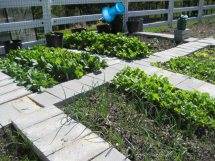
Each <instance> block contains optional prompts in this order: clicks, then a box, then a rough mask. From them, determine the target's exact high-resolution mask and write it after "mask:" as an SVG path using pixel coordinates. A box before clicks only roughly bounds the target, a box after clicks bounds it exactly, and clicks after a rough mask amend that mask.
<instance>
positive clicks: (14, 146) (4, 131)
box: [0, 127, 39, 161]
mask: <svg viewBox="0 0 215 161" xmlns="http://www.w3.org/2000/svg"><path fill="white" fill-rule="evenodd" d="M0 160H1V161H39V158H38V157H37V156H36V154H34V152H32V150H31V143H30V142H29V141H28V140H27V139H25V138H22V136H21V134H20V133H19V132H17V131H15V130H14V129H13V128H11V127H1V128H0Z"/></svg>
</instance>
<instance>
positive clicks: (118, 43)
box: [64, 31, 152, 60]
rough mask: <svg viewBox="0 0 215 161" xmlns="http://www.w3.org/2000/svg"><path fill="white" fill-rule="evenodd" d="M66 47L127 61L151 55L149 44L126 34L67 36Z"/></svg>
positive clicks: (85, 33)
mask: <svg viewBox="0 0 215 161" xmlns="http://www.w3.org/2000/svg"><path fill="white" fill-rule="evenodd" d="M64 38H65V42H66V47H67V48H71V49H78V50H85V51H88V52H90V53H93V54H98V55H106V56H112V57H118V58H120V59H125V60H133V59H138V58H144V57H147V56H149V55H150V54H151V52H152V49H151V47H150V45H149V44H148V43H144V42H141V41H140V40H139V39H138V38H136V37H128V36H126V35H124V34H121V33H118V34H116V35H114V34H106V33H102V34H98V33H96V32H93V31H88V32H80V33H66V34H65V37H64Z"/></svg>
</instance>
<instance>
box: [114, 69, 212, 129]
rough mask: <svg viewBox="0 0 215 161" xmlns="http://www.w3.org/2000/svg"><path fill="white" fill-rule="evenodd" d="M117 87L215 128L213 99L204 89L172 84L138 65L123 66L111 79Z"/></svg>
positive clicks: (196, 122) (177, 114) (187, 119)
mask: <svg viewBox="0 0 215 161" xmlns="http://www.w3.org/2000/svg"><path fill="white" fill-rule="evenodd" d="M113 84H114V85H116V87H117V88H121V89H123V90H126V91H128V92H132V93H134V94H135V95H138V96H139V97H142V98H143V99H145V100H147V101H150V102H152V103H153V104H156V105H157V106H159V107H161V108H164V109H169V110H170V111H172V112H173V113H175V114H176V116H179V117H182V118H183V119H184V120H185V121H189V122H190V123H191V124H194V125H196V126H200V127H209V128H215V99H213V98H210V96H209V95H208V94H206V93H199V92H197V91H192V92H191V91H185V90H179V89H176V88H174V87H173V86H172V85H171V84H170V83H169V82H168V80H167V78H162V77H158V76H157V75H153V76H147V75H146V74H145V73H144V71H142V70H141V69H138V68H136V69H132V68H126V69H124V70H123V71H121V72H120V73H118V74H117V76H116V77H115V79H114V80H113Z"/></svg>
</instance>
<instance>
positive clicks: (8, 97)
mask: <svg viewBox="0 0 215 161" xmlns="http://www.w3.org/2000/svg"><path fill="white" fill-rule="evenodd" d="M30 93H31V92H30V91H27V90H26V89H25V88H19V89H17V90H15V91H12V92H9V93H6V94H3V95H1V97H0V104H3V103H6V102H9V101H12V100H14V99H18V98H21V97H23V96H26V95H28V94H30Z"/></svg>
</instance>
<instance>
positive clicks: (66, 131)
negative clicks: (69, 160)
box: [33, 119, 98, 156]
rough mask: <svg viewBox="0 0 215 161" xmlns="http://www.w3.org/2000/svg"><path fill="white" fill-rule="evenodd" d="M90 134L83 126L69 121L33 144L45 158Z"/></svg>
mask: <svg viewBox="0 0 215 161" xmlns="http://www.w3.org/2000/svg"><path fill="white" fill-rule="evenodd" d="M91 133H92V131H91V130H89V129H88V128H86V127H85V126H84V125H82V124H80V123H78V122H77V121H75V120H72V119H71V120H69V121H68V123H67V124H64V125H62V126H61V127H60V128H57V129H55V130H54V131H52V132H51V133H49V134H47V135H45V136H44V137H41V138H40V139H38V140H36V141H34V142H33V144H34V146H36V147H37V148H38V149H39V150H40V151H41V152H42V153H43V154H44V155H45V156H48V155H51V154H53V153H54V152H56V151H59V150H61V149H63V148H64V147H66V146H68V145H71V143H73V142H75V141H78V140H79V139H83V138H84V137H86V136H88V135H90V134H91ZM97 137H98V136H97Z"/></svg>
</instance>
